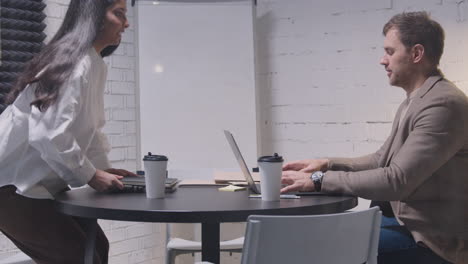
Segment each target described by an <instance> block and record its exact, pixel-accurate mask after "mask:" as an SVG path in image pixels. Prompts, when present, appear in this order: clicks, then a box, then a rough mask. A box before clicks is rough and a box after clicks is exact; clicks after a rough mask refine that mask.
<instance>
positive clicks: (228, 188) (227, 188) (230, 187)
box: [218, 185, 247, 192]
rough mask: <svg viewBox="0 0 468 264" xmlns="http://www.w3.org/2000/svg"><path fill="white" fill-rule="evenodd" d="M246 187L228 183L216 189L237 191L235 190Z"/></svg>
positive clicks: (241, 189)
mask: <svg viewBox="0 0 468 264" xmlns="http://www.w3.org/2000/svg"><path fill="white" fill-rule="evenodd" d="M246 189H247V188H245V187H242V186H234V185H228V186H226V187H221V188H219V189H218V190H219V191H225V192H237V191H243V190H246Z"/></svg>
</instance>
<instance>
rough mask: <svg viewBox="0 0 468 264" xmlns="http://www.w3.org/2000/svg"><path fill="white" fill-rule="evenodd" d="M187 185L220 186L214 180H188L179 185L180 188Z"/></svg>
mask: <svg viewBox="0 0 468 264" xmlns="http://www.w3.org/2000/svg"><path fill="white" fill-rule="evenodd" d="M186 185H192V186H206V185H213V186H215V185H219V184H217V183H216V182H215V181H214V180H196V179H187V180H182V181H181V182H180V183H179V186H186Z"/></svg>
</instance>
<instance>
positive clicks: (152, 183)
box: [143, 152, 168, 198]
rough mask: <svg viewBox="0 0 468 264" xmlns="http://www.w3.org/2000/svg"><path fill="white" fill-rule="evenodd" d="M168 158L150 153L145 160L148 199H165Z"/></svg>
mask: <svg viewBox="0 0 468 264" xmlns="http://www.w3.org/2000/svg"><path fill="white" fill-rule="evenodd" d="M167 162H168V158H167V157H166V156H164V155H153V154H151V152H148V155H146V156H145V157H144V158H143V164H144V167H145V185H146V197H147V198H164V196H165V189H166V171H167Z"/></svg>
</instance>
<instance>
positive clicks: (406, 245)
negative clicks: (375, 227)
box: [378, 216, 450, 264]
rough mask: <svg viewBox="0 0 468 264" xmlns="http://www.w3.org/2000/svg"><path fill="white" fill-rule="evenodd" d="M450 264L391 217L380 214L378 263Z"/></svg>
mask: <svg viewBox="0 0 468 264" xmlns="http://www.w3.org/2000/svg"><path fill="white" fill-rule="evenodd" d="M419 263H421V264H450V262H448V261H446V260H444V259H443V258H441V257H439V256H438V255H437V254H435V253H434V252H432V250H430V249H429V248H427V247H424V246H421V245H418V244H416V242H415V241H414V239H413V236H412V235H411V233H410V232H409V231H408V230H407V229H406V228H405V227H404V226H401V225H400V224H399V223H398V222H397V220H396V219H395V218H393V217H386V216H382V224H381V226H380V240H379V256H378V264H419Z"/></svg>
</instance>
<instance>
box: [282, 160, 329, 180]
mask: <svg viewBox="0 0 468 264" xmlns="http://www.w3.org/2000/svg"><path fill="white" fill-rule="evenodd" d="M328 161H329V160H328V159H305V160H297V161H292V162H288V163H286V164H284V166H283V171H300V172H307V173H309V174H310V173H312V172H314V171H327V170H328ZM283 176H284V174H283Z"/></svg>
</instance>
